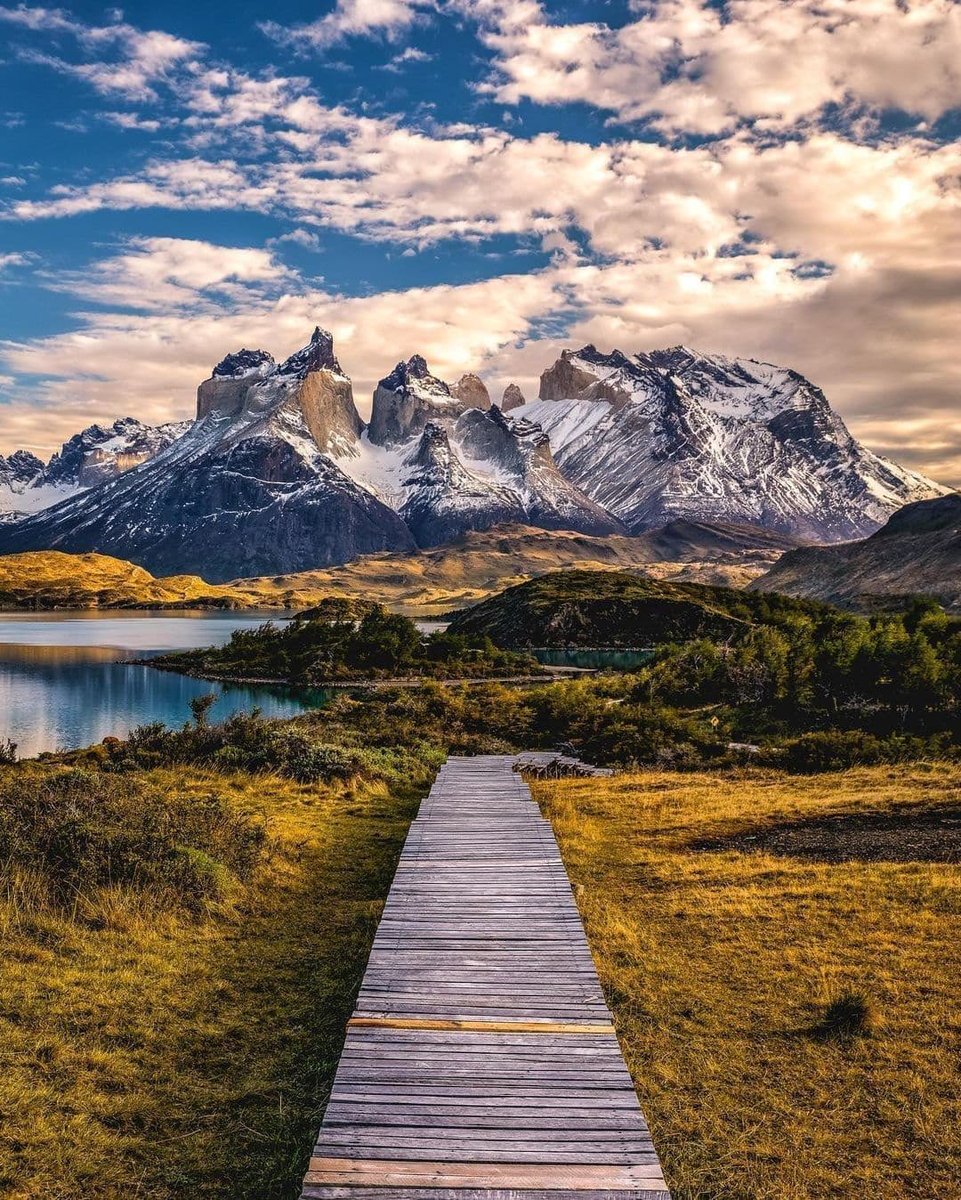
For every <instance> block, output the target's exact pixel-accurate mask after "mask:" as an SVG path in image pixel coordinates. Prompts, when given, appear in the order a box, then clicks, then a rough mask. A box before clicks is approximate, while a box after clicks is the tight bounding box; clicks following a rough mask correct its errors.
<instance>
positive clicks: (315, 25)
mask: <svg viewBox="0 0 961 1200" xmlns="http://www.w3.org/2000/svg"><path fill="white" fill-rule="evenodd" d="M424 7H425V4H424V3H423V0H337V3H336V5H335V7H334V8H333V10H332V11H331V12H329V13H327V14H326V15H325V16H323V17H320V18H318V19H317V20H316V21H310V22H308V23H307V24H303V25H293V26H285V25H280V24H278V23H277V22H276V21H264V22H262V23H261V24H260V29H261V30H262V31H263V32H264V33H265V34H266V35H267V36H268V37H269V38H271V39H272V40H273V41H275V42H277V43H278V44H279V45H281V46H285V47H288V48H291V49H293V50H298V51H300V52H302V53H303V52H306V51H311V50H312V51H318V50H326V49H327V48H328V47H330V46H333V45H336V43H338V42H342V41H344V40H345V39H346V38H350V37H369V36H371V35H374V34H376V35H379V36H381V37H386V38H387V39H388V40H393V39H395V38H396V37H397V36H399V34H400V33H401V32H402V31H405V30H407V29H409V27H410V26H411V25H412V24H413V23H414V21H415V20H416V18H417V14H418V11H420V10H422V9H423V8H424Z"/></svg>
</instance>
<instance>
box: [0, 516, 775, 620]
mask: <svg viewBox="0 0 961 1200" xmlns="http://www.w3.org/2000/svg"><path fill="white" fill-rule="evenodd" d="M775 556H776V555H775ZM770 562H771V558H770V557H768V558H767V559H764V558H763V556H753V557H750V556H749V557H747V558H746V559H745V560H744V561H743V562H738V561H730V558H729V557H727V558H725V559H724V560H723V561H711V560H707V561H697V560H695V561H685V562H664V561H659V560H658V555H657V554H656V553H655V552H654V551H653V550H652V546H651V543H650V540H649V539H648V538H646V537H636V538H632V537H590V536H588V535H586V534H580V533H572V532H564V531H548V530H542V529H531V528H528V527H526V526H518V525H515V526H505V527H503V528H501V529H494V530H489V531H487V532H485V533H470V534H468V535H467V536H466V537H464V538H463V539H461V540H460V541H458V542H456V543H454V544H452V545H448V546H440V547H438V548H436V549H433V550H424V551H421V552H419V553H415V554H370V555H366V556H364V557H362V558H358V559H356V560H355V561H354V562H351V563H347V564H346V565H345V566H340V567H328V568H325V569H323V570H317V571H302V572H299V573H297V574H291V575H270V576H266V575H265V576H261V577H258V578H253V579H237V580H233V581H231V582H230V583H225V584H209V583H206V582H205V581H204V580H203V579H201V578H200V577H199V576H197V575H173V576H169V577H166V578H162V579H157V578H155V577H154V576H153V575H151V574H150V572H149V571H146V570H144V569H143V568H142V567H137V566H135V565H134V564H133V563H129V562H125V561H124V560H123V559H118V558H111V557H109V556H108V555H105V554H63V553H61V552H60V551H58V550H38V551H33V552H31V553H26V554H8V555H4V556H0V608H7V609H34V608H36V609H58V608H264V609H299V608H309V607H311V606H312V605H315V604H317V603H319V602H320V601H321V600H323V599H324V598H325V597H327V596H343V597H350V598H352V597H357V596H362V597H364V598H365V599H368V600H373V601H376V602H378V603H382V604H389V605H394V606H397V605H400V606H403V607H405V608H408V609H420V610H422V611H430V610H433V611H436V612H441V611H444V610H445V609H447V608H452V607H458V606H461V605H465V604H473V603H475V602H476V601H478V600H483V599H484V598H485V597H487V596H489V595H491V594H493V593H494V592H497V591H500V590H501V589H502V588H505V587H510V586H511V585H513V584H516V583H523V582H524V581H525V580H526V579H530V578H531V577H532V576H535V575H543V574H546V573H547V572H548V571H557V570H562V569H564V568H567V567H579V568H582V569H589V570H636V571H638V572H641V573H643V574H644V575H647V576H650V577H652V578H656V579H682V580H686V581H689V582H694V583H706V584H717V585H726V586H730V587H741V586H744V585H746V584H747V583H748V582H749V581H750V580H751V579H753V578H756V577H757V576H758V575H759V574H761V573H762V572H763V571H764V570H766V569H767V567H768V566H770Z"/></svg>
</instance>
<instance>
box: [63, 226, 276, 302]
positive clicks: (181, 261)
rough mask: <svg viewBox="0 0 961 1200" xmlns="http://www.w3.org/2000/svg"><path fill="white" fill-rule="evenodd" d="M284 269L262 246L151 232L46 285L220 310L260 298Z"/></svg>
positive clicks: (107, 298) (108, 298)
mask: <svg viewBox="0 0 961 1200" xmlns="http://www.w3.org/2000/svg"><path fill="white" fill-rule="evenodd" d="M290 275H291V272H290V271H289V270H288V268H286V267H284V266H283V265H282V264H281V263H278V262H277V260H276V259H275V258H274V256H273V254H271V253H270V251H268V250H257V249H251V248H247V247H234V246H218V245H215V244H213V243H211V242H201V241H195V240H191V239H186V238H168V237H152V238H132V239H131V240H130V242H129V243H128V246H127V248H126V250H125V252H124V253H122V254H118V255H115V256H113V257H112V258H108V259H105V260H103V261H102V262H100V263H97V264H96V265H95V266H94V267H92V268H90V269H88V270H86V271H84V272H80V273H67V274H63V273H61V274H60V275H58V276H57V278H56V279H55V280H52V279H51V280H48V286H49V287H52V288H55V289H56V290H58V291H67V292H70V293H71V294H73V295H75V296H80V297H83V298H86V299H90V300H95V301H97V303H98V304H112V305H120V306H122V307H125V308H132V309H138V310H143V311H159V310H162V311H168V312H172V311H176V310H178V309H181V308H189V309H190V310H191V311H192V312H194V313H196V312H199V311H201V310H204V309H206V310H209V311H212V312H218V313H221V312H223V311H224V309H225V306H228V305H230V304H235V303H240V302H247V301H249V299H250V297H251V294H253V295H254V296H255V297H256V299H258V300H260V299H262V298H263V297H264V295H265V294H266V293H265V289H264V285H266V284H271V283H275V282H277V281H280V280H284V279H287V278H289V277H290ZM251 285H255V288H254V291H253V293H251V290H250V286H251Z"/></svg>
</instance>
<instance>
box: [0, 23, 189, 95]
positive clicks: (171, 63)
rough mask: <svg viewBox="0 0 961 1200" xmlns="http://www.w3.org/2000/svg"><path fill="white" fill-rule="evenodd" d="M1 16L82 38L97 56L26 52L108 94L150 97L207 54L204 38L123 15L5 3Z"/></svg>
mask: <svg viewBox="0 0 961 1200" xmlns="http://www.w3.org/2000/svg"><path fill="white" fill-rule="evenodd" d="M0 21H4V22H7V23H11V24H14V25H17V26H20V27H21V28H24V29H28V30H31V31H33V32H42V33H66V34H69V35H71V36H72V37H73V38H75V39H76V41H77V44H78V46H79V48H80V49H81V51H82V52H83V53H85V54H86V55H87V56H88V58H89V57H93V56H95V55H101V56H102V55H103V54H104V52H106V53H107V54H112V55H113V57H112V58H109V59H106V58H103V57H100V58H95V59H94V61H85V62H71V61H69V60H67V59H64V58H61V57H58V56H54V55H49V54H42V53H39V52H37V51H35V50H30V49H23V50H21V51H20V56H21V58H24V59H26V60H27V61H31V62H35V63H38V64H42V65H46V66H50V67H52V68H53V69H54V70H56V71H58V72H59V73H61V74H64V75H73V76H75V77H76V78H78V79H82V80H84V81H85V82H87V83H89V84H90V85H91V86H92V87H93V88H94V89H95V90H96V91H98V92H101V93H102V94H105V95H110V94H117V95H122V96H124V97H126V98H127V99H129V100H150V99H154V98H155V97H156V95H157V93H156V90H155V85H156V84H157V83H159V82H161V81H168V80H169V78H170V76H171V73H172V72H174V71H176V70H179V69H181V68H184V67H187V66H189V65H190V64H191V63H193V62H195V61H196V59H197V58H198V56H199V55H201V54H202V52H203V51H204V49H205V47H204V46H203V44H202V43H200V42H194V41H190V40H188V39H186V38H180V37H176V36H174V35H173V34H170V33H165V32H163V31H162V30H142V29H138V28H136V27H135V26H133V25H129V24H127V23H126V22H125V21H123V20H118V21H115V22H114V23H112V24H110V25H89V24H85V23H83V22H81V21H77V20H75V19H74V18H73V17H71V16H69V15H68V14H67V13H66V12H64V11H63V10H62V9H46V8H31V7H27V6H25V5H21V6H19V7H18V8H15V9H12V8H3V7H0Z"/></svg>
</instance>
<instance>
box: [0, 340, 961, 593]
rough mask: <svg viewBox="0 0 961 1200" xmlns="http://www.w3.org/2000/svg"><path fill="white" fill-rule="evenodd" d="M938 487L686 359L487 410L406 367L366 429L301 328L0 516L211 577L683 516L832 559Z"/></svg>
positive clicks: (117, 437)
mask: <svg viewBox="0 0 961 1200" xmlns="http://www.w3.org/2000/svg"><path fill="white" fill-rule="evenodd" d="M508 408H509V411H507V410H508ZM3 489H6V493H4V492H3ZM58 489H59V490H58ZM947 491H948V489H946V488H942V487H941V486H940V485H939V484H936V483H933V482H932V481H931V480H929V479H925V478H924V477H923V476H921V475H917V474H915V473H913V472H910V471H907V470H904V469H902V468H901V467H898V466H897V465H895V464H894V463H891V462H888V461H887V460H886V459H882V458H879V457H878V456H877V455H875V454H872V453H871V452H870V451H868V450H866V449H865V448H864V447H863V446H861V445H860V444H859V443H858V442H856V441H855V440H854V438H852V437H851V435H850V434H849V433H848V431H847V429H846V428H845V426H844V423H843V421H842V420H841V419H840V417H838V416H837V414H836V413H834V412H833V411H832V409H831V407H830V405H829V404H828V402H827V400H826V398H825V396H824V394H823V393H822V392H821V391H820V390H819V389H818V388H817V387H815V386H814V385H813V384H812V383H810V382H809V381H808V380H806V379H805V378H804V377H803V376H801V375H799V374H798V373H797V372H795V371H791V370H787V369H785V368H781V367H776V366H772V365H771V364H768V363H759V362H755V361H753V360H747V359H728V358H723V357H720V356H717V355H702V354H697V353H695V352H694V351H691V350H687V349H685V348H683V347H676V348H674V349H671V350H659V351H653V352H651V353H641V354H635V355H633V356H627V355H625V354H622V353H620V352H619V351H614V352H613V353H611V354H602V353H599V352H598V351H597V350H596V349H595V348H594V347H593V346H586V347H584V349H582V350H579V351H566V352H565V353H564V354H563V355H562V356H561V358H560V359H559V360H558V361H557V362H556V363H555V364H554V365H553V366H552V367H550V368H549V369H548V370H547V371H545V372H544V374H543V376H542V377H541V387H540V398H539V399H538V400H537V401H533V402H526V401H525V398H524V396H523V394H522V393H521V392H520V389H519V388H517V387H516V386H515V385H510V386H509V387H508V388H507V389H505V392H504V400H503V405H502V406H497V405H493V404H492V403H491V399H490V395H489V393H488V391H487V388H486V387H485V385H484V383H483V381H482V380H480V379H479V378H478V377H477V376H476V375H465V376H463V377H462V378H461V379H460V380H459V381H458V382H457V383H456V384H454V385H451V384H449V383H447V382H445V381H444V380H442V379H440V378H438V377H437V376H435V375H434V374H432V373H431V371H430V368H429V367H428V364H427V362H426V361H425V359H424V358H423V357H422V356H420V355H416V354H415V355H414V356H413V357H411V358H409V359H407V360H406V361H405V362H401V363H398V365H397V366H396V367H395V368H394V370H393V371H391V372H390V374H389V375H387V376H386V377H385V378H384V379H382V380H381V381H380V383H379V384H378V386H377V389H376V391H375V393H374V399H373V409H372V413H371V420H370V424H369V426H368V425H366V424H365V423H364V422H363V421H362V420H361V418H360V415H359V414H358V412H357V408H356V407H355V404H354V397H353V390H352V386H351V381H350V378H349V377H348V376H347V374H346V373H345V372H344V371H343V369H342V368H341V365H340V363H339V362H338V360H337V356H336V354H335V353H334V346H333V339H332V337H331V335H330V334H329V333H327V332H326V331H324V330H322V329H315V330H314V334H313V336H312V337H311V339H310V341H309V342H308V344H307V345H306V346H304V347H303V348H302V349H301V350H299V351H297V352H296V353H295V354H292V355H291V356H290V357H289V358H288V359H286V360H285V361H284V362H282V363H279V364H278V363H277V362H276V361H275V360H274V358H273V357H272V356H271V355H270V354H269V353H267V351H265V350H249V349H243V350H239V351H237V352H235V353H233V354H229V355H227V357H226V358H224V359H222V360H221V362H219V363H218V364H217V366H216V367H215V368H214V370H213V372H212V373H211V376H210V378H209V379H207V380H205V381H204V382H203V383H202V384H201V385H200V387H199V389H198V393H197V420H196V421H195V422H193V423H192V424H191V425H190V427H189V428H188V429H186V430H184V428H183V427H182V426H160V427H158V428H156V429H151V428H150V427H148V426H144V425H141V423H140V422H138V421H134V420H133V419H132V418H127V419H125V420H123V421H118V422H116V423H115V424H114V425H113V426H111V427H108V428H102V427H100V426H92V427H91V428H90V429H88V430H85V431H84V432H83V433H82V434H78V435H77V437H75V438H72V439H71V440H70V441H69V442H67V443H65V445H64V447H63V449H62V450H61V451H60V453H59V454H58V455H55V456H54V458H53V459H51V461H50V463H49V464H48V465H47V466H44V465H43V464H42V463H41V462H40V460H39V459H36V458H35V457H34V456H32V455H30V454H27V453H26V452H23V451H20V452H18V453H16V454H13V455H11V456H10V457H9V458H7V459H0V501H2V499H3V496H4V495H5V494H6V495H8V496H10V497H13V498H15V499H16V500H17V502H18V504H17V507H19V509H20V510H21V511H20V514H19V515H18V514H14V519H8V520H7V521H6V522H5V523H4V524H3V525H2V527H0V552H9V551H16V550H36V549H62V550H68V551H88V550H98V551H101V552H103V553H108V554H114V555H116V556H118V557H121V558H128V559H131V560H132V561H134V562H136V563H140V564H142V565H143V566H145V567H147V568H149V569H150V570H152V571H154V572H155V573H157V574H170V573H179V572H186V571H190V572H195V573H198V574H201V575H203V576H204V577H205V578H207V579H209V580H212V581H218V580H224V579H231V578H237V577H239V576H243V575H255V574H276V573H280V572H290V571H297V570H307V569H310V568H313V567H321V566H327V565H333V564H336V563H343V562H347V561H349V560H350V559H352V558H354V557H356V556H357V555H359V554H365V553H371V552H376V551H381V550H400V551H408V550H414V549H415V548H416V547H418V546H424V547H426V546H434V545H438V544H441V543H443V542H447V541H451V540H454V539H456V538H458V537H460V536H461V535H463V534H465V533H467V532H468V531H483V530H486V529H490V528H492V527H493V526H495V525H499V524H503V523H507V522H510V523H514V524H525V525H533V526H539V527H541V528H546V529H567V530H573V531H579V532H582V533H587V534H611V533H624V532H625V531H629V532H634V533H638V532H641V531H644V530H649V529H654V528H658V527H660V526H664V525H666V524H668V523H669V522H676V521H678V520H681V521H682V522H683V521H688V522H694V523H706V524H707V525H711V526H716V525H721V526H725V527H728V526H731V527H735V526H736V527H743V526H753V527H755V528H756V529H762V530H767V531H775V532H776V533H777V534H778V535H786V536H789V537H794V538H801V539H805V540H810V541H816V542H831V541H840V540H843V539H845V538H853V537H857V536H864V535H865V534H869V533H871V532H873V531H874V530H875V529H876V528H878V527H879V526H880V525H881V524H883V522H884V521H885V520H886V519H887V517H888V516H890V514H891V513H892V512H894V511H895V510H896V509H898V508H900V507H901V506H902V505H904V504H906V503H909V502H911V501H915V500H919V499H925V498H928V497H933V496H938V495H942V494H944V493H945V492H947ZM25 496H28V497H32V498H31V499H30V500H28V501H24V500H23V497H25ZM64 496H66V498H64ZM51 497H53V498H55V499H57V500H59V502H58V503H55V504H53V506H52V507H49V508H46V509H45V510H44V511H34V512H32V513H30V512H29V511H28V510H29V509H30V508H31V507H33V508H34V509H38V508H43V506H44V503H50V498H51ZM25 510H26V515H23V514H24V511H25Z"/></svg>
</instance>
